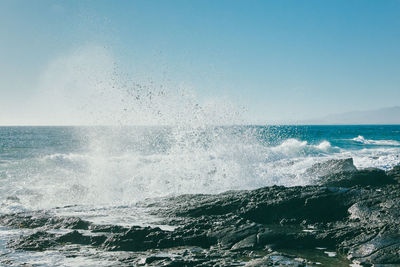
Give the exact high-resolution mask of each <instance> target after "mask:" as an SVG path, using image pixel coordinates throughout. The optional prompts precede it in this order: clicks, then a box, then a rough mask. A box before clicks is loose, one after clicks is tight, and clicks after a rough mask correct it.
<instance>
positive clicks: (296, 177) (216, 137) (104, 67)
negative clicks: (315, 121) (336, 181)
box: [0, 46, 400, 212]
mask: <svg viewBox="0 0 400 267" xmlns="http://www.w3.org/2000/svg"><path fill="white" fill-rule="evenodd" d="M136 78H137V77H135V75H128V74H126V73H124V72H123V71H121V70H120V69H119V67H118V64H117V63H116V61H115V60H114V59H113V56H112V53H110V52H109V51H107V50H106V49H104V48H102V47H98V46H94V47H83V48H80V49H78V50H76V51H73V52H72V53H70V54H68V55H66V56H62V57H59V58H57V59H55V60H54V62H52V63H51V64H49V66H48V68H47V69H46V71H45V72H44V74H43V77H42V78H41V83H40V86H41V87H40V90H39V92H40V93H39V94H38V99H41V101H42V102H43V103H46V105H43V107H42V109H41V111H42V112H43V114H42V115H46V116H47V117H50V118H51V117H54V119H55V120H57V121H58V122H65V123H64V124H74V123H76V124H84V125H92V126H85V127H83V126H82V127H41V128H40V127H39V128H38V127H26V128H2V129H1V131H0V132H1V136H0V138H1V143H2V148H1V149H2V150H1V152H0V155H1V159H0V160H1V161H0V178H1V179H2V184H3V185H2V187H1V188H0V190H1V195H2V196H4V197H2V201H3V202H2V203H3V206H2V208H3V210H4V212H7V211H10V210H21V209H22V210H24V209H28V210H29V209H32V208H33V209H41V208H53V207H57V206H65V205H125V204H127V205H129V204H132V203H136V202H138V201H143V200H144V199H146V198H154V197H162V196H174V195H180V194H190V193H220V192H224V191H227V190H242V189H254V188H259V187H262V186H270V185H285V186H295V185H306V184H312V183H313V182H314V179H315V177H310V176H307V175H305V171H306V169H307V168H309V167H311V166H312V165H313V164H314V163H315V162H319V161H323V160H326V159H329V158H344V157H353V158H354V162H355V164H356V165H357V167H361V168H365V167H379V168H382V169H389V168H391V167H393V166H394V165H395V164H397V163H398V162H400V160H399V158H398V154H399V149H400V146H399V145H398V144H399V140H397V139H398V135H396V134H395V133H394V132H393V129H391V128H385V129H383V130H381V131H380V132H381V135H376V134H375V128H373V127H372V128H368V127H358V128H357V127H353V128H352V127H348V128H340V127H339V126H338V127H339V128H335V127H334V126H332V127H325V128H324V127H322V128H321V127H320V128H318V127H317V126H314V127H313V126H310V127H306V126H304V127H301V126H298V127H296V126H276V127H274V126H245V125H246V120H245V119H243V118H244V117H245V116H244V114H243V112H244V111H243V108H240V107H237V106H235V105H234V104H233V103H232V102H230V101H228V99H221V98H215V99H207V100H204V99H201V98H199V97H198V96H197V95H196V93H195V92H194V91H191V90H188V89H186V88H184V87H181V86H178V85H173V84H172V83H171V82H167V83H165V84H163V83H162V82H153V81H151V80H147V81H144V80H143V79H136ZM96 125H97V126H96ZM98 125H107V126H98ZM362 135H365V138H364V137H363V136H362ZM396 138H397V139H396ZM375 139H376V140H375Z"/></svg>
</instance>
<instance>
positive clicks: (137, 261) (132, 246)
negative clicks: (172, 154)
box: [0, 159, 400, 266]
mask: <svg viewBox="0 0 400 267" xmlns="http://www.w3.org/2000/svg"><path fill="white" fill-rule="evenodd" d="M306 175H312V177H315V185H313V186H303V187H281V186H272V187H265V188H260V189H257V190H251V191H230V192H226V193H223V194H219V195H183V196H179V197H174V198H167V199H161V200H158V201H151V202H148V203H142V204H141V205H143V206H148V207H150V206H151V210H153V212H155V213H157V215H158V216H161V217H162V218H165V219H164V220H163V221H162V222H160V224H165V225H172V226H175V227H176V228H175V229H174V230H172V231H167V230H162V229H160V228H152V227H139V226H132V227H123V226H117V225H97V224H93V223H91V222H89V221H85V220H82V219H80V218H77V217H57V216H54V215H53V214H51V213H49V212H33V213H32V212H30V213H17V214H7V215H2V216H0V225H1V226H3V227H8V228H20V229H21V228H23V229H31V231H30V232H29V233H27V234H25V235H21V236H20V237H19V238H16V239H12V240H10V241H9V242H8V244H7V246H8V247H9V248H11V249H15V250H22V251H47V250H63V249H65V248H66V247H68V248H71V246H72V247H75V248H78V249H75V250H73V251H78V250H81V249H82V248H84V247H87V248H93V249H94V251H96V253H98V254H96V253H95V252H86V253H88V255H89V254H90V253H92V254H91V255H89V256H92V257H96V255H97V257H105V258H106V257H108V258H110V257H111V258H112V259H113V261H114V262H118V264H119V265H127V266H128V265H150V266H242V265H246V266H275V265H278V266H314V265H318V263H322V264H323V265H325V266H329V265H331V266H346V265H349V264H350V263H353V264H358V265H361V266H372V265H374V264H375V265H379V264H400V220H399V218H400V184H399V181H400V166H397V167H395V168H393V169H392V170H390V171H388V172H385V171H382V170H379V169H372V168H369V169H363V170H357V168H356V167H354V165H353V161H352V159H342V160H329V161H326V162H323V163H319V164H315V165H314V166H313V167H312V168H310V169H309V170H308V171H307V172H306ZM56 230H57V231H56ZM61 230H62V231H61ZM88 251H89V250H88ZM310 251H313V252H312V253H311V254H313V255H314V256H315V257H307V256H304V255H306V254H307V253H309V252H310ZM109 252H112V253H109ZM69 253H72V254H73V252H69ZM76 253H78V252H76ZM318 253H319V254H321V255H322V256H320V257H318V255H319V254H318ZM95 254H96V255H95ZM323 255H326V257H325V258H324V257H323ZM332 255H334V257H332V258H331V259H329V256H332ZM318 259H320V260H318ZM324 260H326V262H324Z"/></svg>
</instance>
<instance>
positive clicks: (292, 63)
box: [0, 0, 400, 124]
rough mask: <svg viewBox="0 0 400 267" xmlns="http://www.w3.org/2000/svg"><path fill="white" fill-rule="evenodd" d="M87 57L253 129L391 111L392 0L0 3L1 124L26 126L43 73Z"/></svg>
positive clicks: (394, 96) (395, 10)
mask: <svg viewBox="0 0 400 267" xmlns="http://www.w3.org/2000/svg"><path fill="white" fill-rule="evenodd" d="M91 46H93V47H98V46H99V47H103V48H104V49H106V50H107V51H110V53H111V54H112V56H113V58H114V59H115V61H116V62H118V64H119V66H120V67H121V68H122V69H124V70H127V72H129V73H133V74H137V75H139V74H138V73H140V75H143V76H146V77H148V78H149V79H154V80H156V81H158V82H160V83H162V82H166V81H173V83H176V84H182V83H183V84H185V85H188V86H189V87H190V88H193V90H195V91H196V92H197V93H198V95H199V96H200V97H201V98H212V97H214V96H217V97H221V96H227V97H228V98H229V99H231V100H232V101H233V102H234V103H236V104H237V105H239V106H243V107H245V108H246V109H247V110H248V114H247V115H246V116H247V118H248V120H249V121H251V122H258V123H262V122H266V121H271V120H272V121H279V120H288V119H294V120H301V119H307V118H313V117H318V116H323V115H327V114H330V113H338V112H345V111H352V110H367V109H374V108H381V107H386V106H396V105H400V1H399V0H392V1H391V0H385V1H367V0H358V1H357V0H344V1H320V0H316V1H313V0H307V1H302V0H293V1H286V0H277V1H267V0H263V1H261V0H260V1H253V0H243V1H234V0H231V1H223V0H218V1H215V0H212V1H208V0H198V1H188V0H182V1H173V0H165V1H161V0H158V1H151V0H145V1H101V0H96V1H54V0H52V1H41V0H38V1H29V0H26V1H19V0H2V1H0V73H1V76H0V77H1V79H0V124H13V122H14V123H21V124H29V121H26V120H29V116H27V115H26V114H24V113H26V112H29V113H30V114H31V116H35V114H34V113H35V110H36V109H35V104H38V105H39V104H40V105H43V103H39V102H40V101H39V102H38V103H36V102H35V101H37V100H35V99H37V95H38V90H39V89H37V88H38V84H40V79H41V78H40V77H42V76H43V72H45V71H46V68H48V66H49V64H51V62H53V61H54V59H57V58H59V57H63V56H65V55H68V53H71V51H74V50H76V49H79V48H80V47H91ZM28 106H29V107H30V109H29V108H28ZM25 108H26V110H25ZM38 116H39V115H38ZM24 120H25V121H24ZM53 121H54V118H53ZM42 122H43V123H45V119H43V120H42ZM60 124H62V122H60Z"/></svg>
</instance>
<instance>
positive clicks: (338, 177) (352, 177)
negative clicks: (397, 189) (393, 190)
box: [319, 168, 396, 187]
mask: <svg viewBox="0 0 400 267" xmlns="http://www.w3.org/2000/svg"><path fill="white" fill-rule="evenodd" d="M319 183H320V184H322V185H325V186H337V187H352V186H383V185H388V184H395V183H396V181H395V180H394V179H393V178H392V177H391V176H388V175H387V174H386V173H385V171H383V170H381V169H377V168H367V169H363V170H358V171H353V172H339V173H333V174H328V175H325V176H322V177H320V180H319Z"/></svg>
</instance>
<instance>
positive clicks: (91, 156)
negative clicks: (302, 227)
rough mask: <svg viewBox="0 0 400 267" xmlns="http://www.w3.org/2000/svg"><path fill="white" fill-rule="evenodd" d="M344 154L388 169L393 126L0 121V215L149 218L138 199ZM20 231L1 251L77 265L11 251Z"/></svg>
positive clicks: (238, 181) (397, 154) (278, 181)
mask: <svg viewBox="0 0 400 267" xmlns="http://www.w3.org/2000/svg"><path fill="white" fill-rule="evenodd" d="M350 157H351V158H353V160H354V164H355V166H356V167H357V168H359V169H362V168H368V167H376V168H380V169H383V170H388V169H391V168H392V167H393V166H395V165H397V164H399V163H400V126H393V125H365V126H254V125H250V126H244V125H236V126H227V125H225V126H210V125H202V126H196V127H193V126H190V127H189V126H187V125H186V126H185V125H181V126H176V127H173V126H109V127H105V126H104V127H95V126H91V127H0V214H10V213H16V212H27V211H28V212H29V211H38V210H42V211H46V212H51V213H53V214H55V215H60V216H79V217H81V218H83V219H86V220H89V221H92V222H95V223H111V224H120V225H152V226H154V225H155V224H157V221H158V219H159V218H156V217H155V216H154V215H149V214H150V213H151V212H149V210H147V209H144V208H142V207H141V205H140V203H141V202H143V201H157V199H158V198H160V197H166V196H177V195H181V194H187V193H194V194H195V193H210V194H217V193H221V192H224V191H227V190H242V189H255V188H260V187H263V186H272V185H283V186H297V185H309V184H313V183H314V182H315V181H316V180H315V179H316V177H312V176H310V175H309V174H307V172H306V170H307V169H308V168H309V167H311V166H312V165H313V164H314V163H317V162H322V161H325V160H328V159H332V158H350ZM161 227H164V228H168V226H166V225H163V226H161ZM23 231H28V230H15V229H14V230H11V229H6V228H0V255H1V257H8V258H9V259H11V260H12V261H13V262H16V263H18V262H28V263H43V264H44V265H46V264H47V265H54V264H60V262H61V263H62V264H64V265H71V266H74V265H77V262H74V261H72V259H68V260H67V259H66V258H65V257H64V256H63V254H62V253H61V252H60V253H59V252H55V251H53V252H42V253H40V252H37V253H27V252H11V251H9V250H8V249H7V247H6V242H7V240H8V239H9V238H11V237H15V236H18V235H20V234H22V233H23ZM85 260H86V261H87V260H90V259H85ZM69 261H72V262H69ZM81 263H82V264H83V265H85V264H86V265H87V264H92V263H88V262H86V263H85V261H82V262H81ZM93 264H94V263H93Z"/></svg>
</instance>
